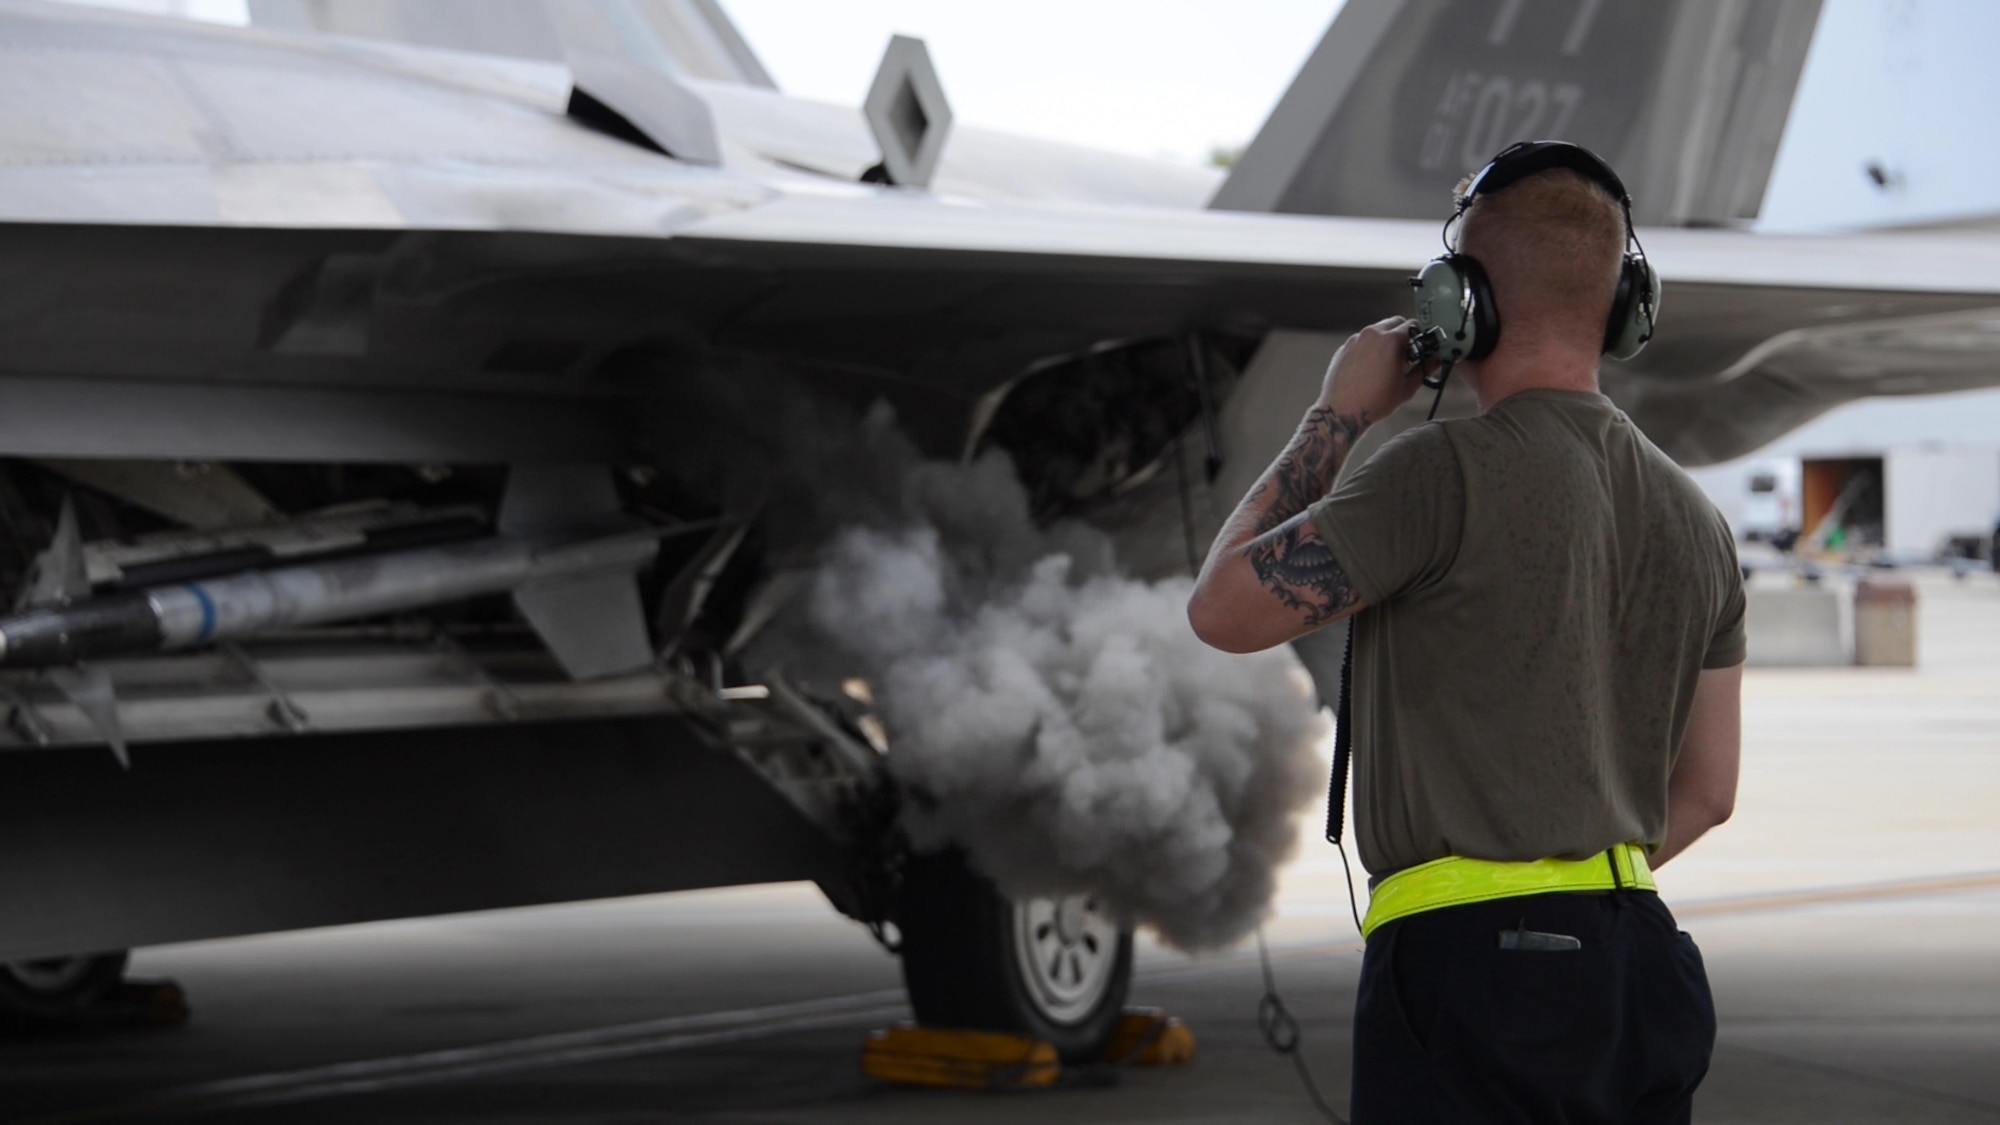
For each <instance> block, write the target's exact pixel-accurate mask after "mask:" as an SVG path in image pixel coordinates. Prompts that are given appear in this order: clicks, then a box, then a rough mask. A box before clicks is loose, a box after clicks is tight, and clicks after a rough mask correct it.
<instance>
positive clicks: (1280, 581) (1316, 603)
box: [1244, 406, 1368, 628]
mask: <svg viewBox="0 0 2000 1125" xmlns="http://www.w3.org/2000/svg"><path fill="white" fill-rule="evenodd" d="M1367 428H1368V420H1367V419H1366V418H1365V417H1362V416H1359V415H1351V414H1340V413H1336V412H1335V411H1334V410H1333V409H1332V408H1330V407H1324V406H1322V407H1319V408H1317V409H1315V410H1314V411H1313V412H1312V413H1310V414H1308V415H1306V418H1305V422H1304V423H1303V424H1302V425H1300V426H1299V432H1298V434H1297V435H1296V436H1294V437H1293V438H1292V443H1291V444H1290V445H1288V446H1286V447H1285V451H1284V453H1282V454H1280V455H1279V457H1278V461H1277V464H1275V465H1273V466H1272V467H1271V471H1270V472H1269V473H1267V474H1265V476H1264V479H1263V480H1262V481H1260V482H1258V485H1257V489H1256V491H1255V492H1253V493H1252V494H1251V500H1252V502H1253V503H1256V502H1259V501H1266V503H1264V505H1263V509H1262V512H1261V514H1260V515H1259V516H1258V518H1257V521H1256V524H1255V526H1256V529H1257V537H1256V538H1254V539H1252V540H1251V541H1250V543H1249V544H1248V545H1247V546H1246V547H1245V548H1244V554H1245V557H1247V558H1248V559H1249V560H1250V566H1251V569H1252V570H1254V571H1255V572H1256V575H1257V580H1258V581H1259V582H1261V583H1263V584H1264V586H1265V588H1266V589H1269V590H1270V591H1271V593H1272V594H1273V595H1275V596H1276V597H1277V599H1278V601H1279V602H1280V603H1281V604H1283V605H1284V606H1285V607H1286V608H1287V609H1290V610H1293V611H1294V612H1297V613H1299V614H1301V615H1303V617H1304V620H1305V624H1306V626H1307V627H1308V628H1313V627H1317V626H1320V625H1324V624H1326V623H1327V622H1328V621H1331V620H1333V619H1334V618H1336V617H1338V616H1340V615H1341V614H1342V613H1344V612H1346V611H1347V610H1350V609H1352V608H1354V607H1355V606H1356V605H1359V604H1360V602H1361V595H1360V593H1359V592H1357V591H1356V590H1355V588H1354V581H1353V579H1351V578H1349V577H1348V575H1347V572H1346V571H1345V570H1343V569H1341V566H1340V561H1339V560H1338V559H1335V558H1334V557H1333V552H1332V551H1331V550H1330V549H1328V547H1327V545H1326V544H1325V543H1324V542H1322V541H1321V540H1320V537H1319V535H1318V533H1317V532H1315V531H1314V530H1313V529H1312V525H1311V524H1310V523H1309V522H1308V520H1307V517H1306V508H1307V507H1308V506H1310V505H1311V504H1312V503H1313V502H1314V501H1316V500H1318V499H1319V498H1320V497H1322V496H1325V495H1326V494H1327V491H1328V490H1329V489H1331V488H1332V487H1333V478H1334V475H1335V474H1336V473H1338V472H1339V471H1340V466H1341V464H1342V463H1343V462H1345V461H1346V460H1347V454H1348V451H1350V450H1352V449H1353V448H1354V443H1355V441H1356V440H1357V439H1359V438H1360V436H1361V434H1362V432H1363V431H1364V430H1366V429H1367Z"/></svg>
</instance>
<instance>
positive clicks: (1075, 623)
mask: <svg viewBox="0 0 2000 1125" xmlns="http://www.w3.org/2000/svg"><path fill="white" fill-rule="evenodd" d="M896 508H897V509H898V514H899V516H900V518H899V519H897V520H895V521H893V522H891V523H888V524H887V525H886V526H862V527H850V528H847V529H845V530H843V531H840V532H839V533H837V534H836V536H835V537H834V539H833V540H832V542H831V543H830V544H828V545H827V546H826V547H825V548H824V549H823V550H822V551H821V552H820V554H819V559H818V564H817V566H816V568H815V570H814V573H813V578H812V583H811V586H810V592H809V595H808V596H807V597H806V599H805V600H804V604H803V606H802V608H803V612H804V613H805V615H806V617H807V624H808V627H809V628H810V629H811V631H812V632H814V633H816V634H817V635H818V638H819V640H820V641H821V643H823V644H826V645H831V646H833V647H835V648H837V649H838V650H839V651H840V652H841V654H842V655H843V656H844V657H846V658H847V659H848V660H849V661H852V662H853V663H852V665H851V666H853V667H855V668H856V669H857V670H858V671H859V672H860V673H861V674H863V675H866V676H867V677H869V678H870V679H871V680H873V681H874V682H875V684H876V698H877V700H878V704H879V707H880V711H881V715H882V718H883V720H884V723H885V725H886V726H887V728H888V730H889V732H890V743H891V747H892V749H891V752H890V755H889V763H890V768H891V770H892V772H893V773H894V774H895V775H896V777H897V779H898V780H899V781H900V782H902V783H903V785H904V786H905V787H906V789H907V790H908V791H909V792H911V793H912V794H914V795H916V798H917V799H916V800H913V801H912V802H910V806H911V807H910V808H909V811H908V814H907V818H906V821H907V823H906V827H907V829H908V831H909V832H910V834H911V837H912V840H913V842H914V843H915V844H916V845H917V846H918V847H919V848H932V847H937V846H942V845H944V844H946V843H956V844H959V845H962V846H963V847H964V848H965V849H966V850H967V852H968V853H969V855H970V856H971V858H972V860H973V863H974V865H975V866H977V867H979V868H980V869H981V870H983V871H984V872H985V873H987V874H988V875H990V876H992V877H993V879H994V880H995V881H996V882H997V883H999V884H1000V886H1001V887H1002V888H1004V889H1006V890H1008V891H1009V892H1011V893H1017V894H1023V893H1026V894H1034V893H1069V892H1077V891H1088V892H1091V893H1093V894H1095V895H1097V896H1098V897H1099V899H1100V901H1103V902H1105V903H1106V904H1107V905H1109V906H1110V907H1111V908H1112V909H1114V910H1115V911H1117V912H1119V913H1121V914H1122V915H1124V916H1126V917H1128V918H1131V919H1133V920H1134V921H1137V922H1139V923H1143V924H1147V925H1150V926H1152V927H1153V928H1154V929H1155V930H1156V931H1157V932H1158V933H1159V935H1160V936H1161V938H1162V939H1163V940H1165V941H1166V942H1168V943H1169V944H1172V945H1175V946H1178V947H1181V948H1184V949H1190V950H1193V949H1204V948H1216V947H1221V946H1226V945H1229V944H1231V943H1233V942H1235V941H1236V940H1238V939H1239V938H1242V937H1243V936H1245V935H1246V934H1248V933H1249V932H1250V931H1251V930H1253V929H1254V928H1255V927H1256V926H1257V924H1258V923H1260V922H1262V921H1263V920H1264V917H1265V915H1266V913H1267V912H1268V910H1269V907H1270V903H1271V899H1272V895H1273V892H1274V891H1275V888H1276V878H1277V870H1278V868H1279V867H1280V865H1282V864H1283V863H1284V862H1285V861H1286V860H1287V859H1289V858H1290V857H1291V855H1292V853H1293V851H1294V849H1295V847H1296V841H1297V820H1298V814H1299V813H1300V811H1301V810H1302V809H1303V808H1305V807H1306V806H1307V805H1309V804H1310V803H1311V802H1312V800H1313V798H1314V796H1315V795H1316V793H1317V791H1318V789H1319V787H1320V786H1322V785H1323V784H1324V778H1323V776H1322V775H1321V764H1320V759H1319V757H1318V755H1317V754H1316V753H1315V749H1314V747H1315V744H1316V743H1317V742H1318V741H1319V740H1320V739H1321V738H1322V737H1323V736H1324V734H1325V729H1324V723H1323V721H1322V719H1321V718H1320V716H1319V713H1318V709H1317V705H1316V703H1315V700H1314V697H1313V692H1312V689H1311V686H1310V684H1309V683H1308V682H1307V680H1306V677H1305V675H1304V673H1303V671H1302V670H1301V669H1300V667H1299V665H1298V663H1297V661H1296V660H1295V659H1294V658H1293V657H1292V655H1291V653H1290V651H1289V650H1288V649H1281V650H1278V651H1275V652H1270V653H1264V654H1261V655H1258V656H1253V657H1241V656H1230V655H1226V654H1223V653H1219V652H1216V651H1215V650H1213V649H1210V648H1208V647H1207V646H1206V645H1204V644H1202V643H1201V642H1200V641H1199V640H1197V639H1196V638H1195V636H1194V633H1193V631H1192V630H1191V629H1190V628H1189V627H1188V624H1187V616H1186V605H1187V597H1188V592H1189V589H1190V582H1189V581H1188V580H1187V579H1174V580H1169V581H1163V582H1157V583H1147V582H1141V581H1137V580H1134V579H1131V578H1126V577H1121V576H1119V575H1118V574H1117V573H1116V572H1115V569H1114V568H1113V566H1112V565H1111V558H1110V549H1109V544H1108V543H1107V542H1106V541H1105V540H1103V539H1102V538H1101V537H1099V536H1097V535H1096V534H1095V533H1093V532H1090V531H1089V530H1088V529H1086V528H1082V527H1080V526H1078V525H1074V524H1070V525H1063V526H1059V527H1057V528H1055V529H1052V530H1051V531H1048V532H1044V531H1041V530H1039V529H1037V528H1036V527H1035V525H1034V523H1033V521H1032V520H1031V518H1030V516H1029V510H1028V497H1027V493H1026V491H1025V490H1024V489H1023V488H1022V486H1021V485H1020V483H1019V481H1018V480H1017V479H1016V477H1015V475H1014V471H1013V467H1012V465H1011V464H1010V463H1009V462H1008V461H1007V459H1006V458H1005V457H1004V456H1000V455H997V454H993V455H988V456H986V457H984V458H982V459H980V460H978V461H977V462H974V463H973V464H971V465H964V466H961V465H955V464H944V463H939V462H924V463H918V464H912V465H910V466H909V467H908V468H907V469H906V471H905V473H904V475H903V479H902V496H901V497H900V503H899V504H897V505H896Z"/></svg>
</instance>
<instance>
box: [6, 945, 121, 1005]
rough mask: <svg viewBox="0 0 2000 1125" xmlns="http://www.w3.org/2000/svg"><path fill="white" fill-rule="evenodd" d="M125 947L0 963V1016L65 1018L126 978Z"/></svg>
mask: <svg viewBox="0 0 2000 1125" xmlns="http://www.w3.org/2000/svg"><path fill="white" fill-rule="evenodd" d="M128 958H129V954H127V953H126V952H125V951H124V950H122V949H121V950H119V951H118V952H116V953H79V954H75V955H73V956H68V957H41V958H36V959H35V960H32V961H6V962H0V1015H11V1016H17V1017H21V1016H25V1017H28V1018H30V1019H66V1018H69V1017H71V1016H75V1015H77V1014H79V1013H81V1012H82V1011H83V1010H84V1009H86V1008H88V1007H89V1006H90V1005H91V1004H93V1003H96V1002H97V1000H98V999H99V998H101V997H102V996H103V995H104V994H105V993H107V992H109V991H111V990H112V989H113V988H116V987H117V986H118V983H119V982H120V981H122V980H124V979H125V962H126V961H127V959H128Z"/></svg>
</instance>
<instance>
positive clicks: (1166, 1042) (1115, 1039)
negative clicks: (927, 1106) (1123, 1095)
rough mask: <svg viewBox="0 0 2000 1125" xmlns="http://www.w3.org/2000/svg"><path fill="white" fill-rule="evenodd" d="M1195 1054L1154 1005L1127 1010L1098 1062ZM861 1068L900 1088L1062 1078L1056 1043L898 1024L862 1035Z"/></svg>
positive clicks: (1165, 1060) (1178, 1025)
mask: <svg viewBox="0 0 2000 1125" xmlns="http://www.w3.org/2000/svg"><path fill="white" fill-rule="evenodd" d="M1193 1058H1194V1032H1193V1031H1192V1030H1190V1029H1189V1028H1188V1026H1187V1025H1186V1024H1184V1023H1182V1022H1181V1021H1180V1020H1178V1019H1175V1018H1173V1017H1172V1016H1169V1015H1167V1014H1166V1013H1165V1012H1162V1011H1160V1010H1158V1009H1156V1008H1135V1009H1132V1010H1130V1011H1127V1012H1126V1013H1125V1015H1124V1016H1123V1017H1122V1018H1121V1019H1120V1020H1119V1021H1118V1026H1117V1028H1116V1029H1115V1030H1113V1031H1112V1033H1111V1039H1110V1042H1109V1043H1108V1044H1107V1045H1106V1046H1105V1050H1104V1055H1103V1057H1102V1058H1101V1059H1100V1060H1099V1065H1107V1064H1108V1065H1113V1066H1178V1065H1180V1064H1182V1063H1186V1062H1189V1061H1191V1060H1192V1059H1193ZM861 1073H862V1074H865V1075H867V1076H868V1077H870V1078H875V1079H879V1080H881V1081H884V1082H893V1083H896V1084H897V1085H901V1086H926V1087H931V1088H935V1089H951V1090H1033V1089H1044V1088H1047V1087H1050V1086H1054V1085H1056V1084H1057V1083H1058V1082H1060V1081H1062V1077H1063V1068H1062V1061H1061V1060H1060V1059H1059V1058H1057V1056H1056V1049H1055V1047H1054V1046H1052V1045H1051V1044H1048V1043H1045V1042H1043V1041H1041V1040H1039V1039H1036V1038H1034V1037H1033V1036H1029V1035H1011V1034H1007V1033H1004V1032H997V1031H965V1030H960V1029H957V1028H943V1027H918V1026H916V1025H915V1024H908V1023H903V1024H897V1025H896V1026H894V1027H891V1028H889V1029H887V1030H885V1031H877V1032H874V1033H872V1034H870V1035H869V1037H868V1044H867V1046H865V1047H863V1048H862V1051H861Z"/></svg>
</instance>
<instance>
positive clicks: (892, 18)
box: [98, 0, 2000, 229]
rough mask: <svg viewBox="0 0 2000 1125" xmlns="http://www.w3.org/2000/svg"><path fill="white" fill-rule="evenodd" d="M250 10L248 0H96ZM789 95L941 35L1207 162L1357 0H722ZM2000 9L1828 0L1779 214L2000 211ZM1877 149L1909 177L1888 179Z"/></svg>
mask: <svg viewBox="0 0 2000 1125" xmlns="http://www.w3.org/2000/svg"><path fill="white" fill-rule="evenodd" d="M98 2H105V3H112V4H115V5H116V6H120V7H131V8H139V9H147V10H154V11H162V10H168V11H180V12H183V13H187V14H192V15H196V16H201V17H205V18H210V19H218V20H222V21H226V22H241V20H242V19H243V12H244V0H98ZM722 3H723V4H724V6H725V7H726V8H727V9H728V10H729V12H730V13H731V14H732V15H733V16H734V17H735V19H736V21H737V23H738V24H739V25H740V26H741V28H742V30H743V32H744V35H745V36H746V37H747V38H748V39H749V40H750V42H751V44H752V45H753V46H754V47H755V48H756V50H757V52H758V54H759V55H760V56H762V58H763V60H764V63H765V65H766V67H768V68H769V69H770V71H771V72H772V74H773V75H774V76H775V77H776V78H777V81H778V84H779V85H780V86H781V87H782V88H784V89H785V90H786V91H788V92H790V93H794V94H799V95H802V96H805V97H810V98H818V99H822V100H826V101H834V102H844V103H848V104H854V103H857V102H859V101H860V99H861V96H862V95H863V94H864V93H865V92H866V91H867V88H868V81H869V79H870V78H871V77H872V76H873V74H874V72H875V66H876V63H877V61H878V60H879V59H880V58H881V54H882V48H883V47H884V46H885V45H886V44H887V42H888V40H889V37H890V36H891V35H892V34H895V33H898V32H901V33H905V34H910V35H917V36H921V37H923V38H924V39H925V40H926V41H927V42H928V44H929V46H930V50H931V55H932V57H933V59H934V60H935V61H936V63H937V67H938V72H939V75H940V77H941V78H942V80H943V83H944V88H945V93H946V95H947V96H948V97H949V98H950V99H951V102H952V106H953V109H954V111H955V112H956V113H957V114H958V117H959V119H960V120H961V121H965V122H970V123H975V124H979V125H985V126H991V127H994V128H1000V129H1006V130H1010V131H1013V132H1018V133H1027V134H1031V135H1036V136H1044V137H1051V138H1055V139H1058V140H1064V141H1071V142H1075V143H1077V144H1084V145H1091V146H1094V147H1100V148H1109V149H1116V150H1119V151H1123V152H1130V153H1135V154H1139V155H1145V156H1165V157H1169V158H1172V159H1177V160H1185V161H1196V162H1198V161H1202V160H1205V159H1206V158H1207V156H1208V154H1209V152H1210V150H1211V149H1212V148H1214V147H1216V146H1239V145H1242V144H1244V143H1245V142H1247V141H1248V140H1249V139H1250V138H1251V137H1252V136H1254V135H1255V134H1256V131H1257V128H1258V126H1259V125H1260V124H1261V123H1262V122H1263V120H1264V117H1265V115H1266V114H1267V113H1269V112H1270V109H1271V106H1272V104H1273V103H1275V102H1276V101H1277V99H1278V96H1279V95H1280V94H1282V93H1283V92H1284V90H1285V87H1286V86H1288V85H1289V84H1290V82H1291V79H1292V76H1293V74H1294V73H1295V72H1296V71H1297V70H1298V68H1299V65H1300V64H1301V63H1302V62H1304V61H1305V57H1306V55H1307V54H1308V53H1309V52H1310V51H1311V50H1312V48H1313V45H1314V44H1315V43H1317V42H1318V41H1319V38H1320V36H1321V35H1322V34H1323V33H1324V31H1325V30H1326V26H1327V24H1328V23H1330V22H1331V21H1332V18H1333V15H1334V13H1335V12H1336V11H1337V10H1338V9H1339V7H1340V0H1248V2H1246V0H722ZM1995 43H2000V3H1995V2H1994V0H1825V9H1824V15H1823V17H1822V19H1821V21H1820V26H1819V29H1818V32H1817V34H1816V36H1815V39H1814V42H1813V49H1812V53H1811V55H1810V56H1809V57H1808V60H1807V63H1806V72H1805V76H1804V79H1803V81H1802V82H1801V85H1800V89H1799V94H1798V98H1797V100H1796V102H1795V103H1794V106H1793V113H1792V120H1791V125H1790V127H1789V128H1788V129H1787V132H1786V137H1785V144H1784V147H1783V148H1782V149H1781V150H1780V153H1779V157H1778V164H1777V168H1776V170H1775V171H1774V173H1773V175H1772V181H1771V188H1770V193H1769V195H1768V197H1767V198H1766V201H1765V208H1764V222H1763V225H1764V226H1765V227H1767V228H1771V229H1813V228H1821V227H1829V226H1834V227H1838V226H1851V225H1860V224H1874V223H1886V222H1907V221H1917V220H1923V219H1933V218H1939V217H1944V216H1952V215H1963V214H1972V213H1981V212H1993V211H2000V145H1996V144H1995V143H1994V129H1993V126H1992V125H1991V123H1990V122H1991V117H1992V115H1993V112H1994V109H1993V107H1994V106H1995V105H2000V68H1996V67H1995V66H1994V65H1993V61H1992V60H1993V53H1994V47H1993V44H1995ZM1870 161H1879V162H1880V163H1881V164H1882V165H1883V166H1884V167H1885V168H1886V169H1888V170H1889V171H1891V172H1893V173H1895V174H1897V175H1898V176H1899V177H1900V184H1899V185H1898V186H1894V187H1891V188H1890V189H1888V190H1883V189H1881V188H1878V187H1876V186H1875V185H1874V184H1872V183H1871V182H1870V181H1869V179H1868V178H1867V176H1865V175H1864V174H1863V171H1862V169H1863V167H1864V166H1865V165H1866V164H1867V163H1868V162H1870Z"/></svg>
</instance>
